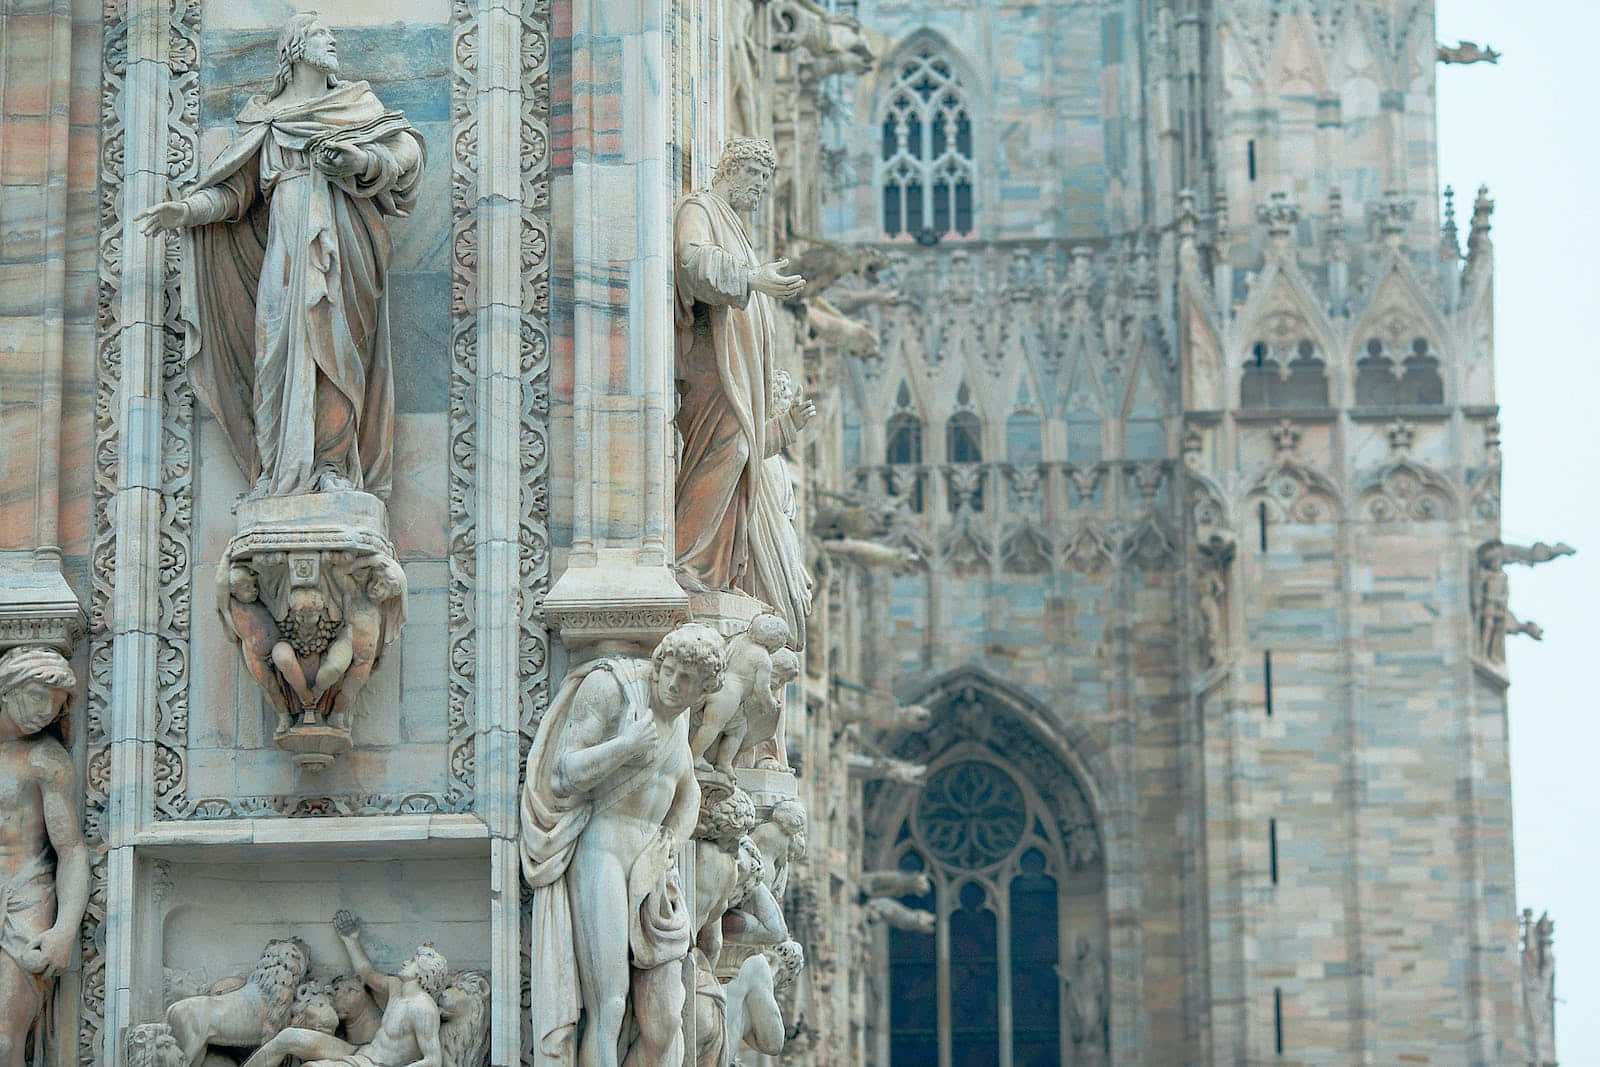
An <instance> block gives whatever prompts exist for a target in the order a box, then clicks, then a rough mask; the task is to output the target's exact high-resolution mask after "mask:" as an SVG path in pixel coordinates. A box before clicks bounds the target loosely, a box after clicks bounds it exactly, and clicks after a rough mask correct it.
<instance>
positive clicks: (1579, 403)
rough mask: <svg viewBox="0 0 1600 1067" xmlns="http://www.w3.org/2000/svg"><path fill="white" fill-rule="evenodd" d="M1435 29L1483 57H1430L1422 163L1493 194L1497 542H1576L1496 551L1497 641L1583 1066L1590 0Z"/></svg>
mask: <svg viewBox="0 0 1600 1067" xmlns="http://www.w3.org/2000/svg"><path fill="white" fill-rule="evenodd" d="M1438 36H1439V40H1440V41H1444V42H1448V43H1452V44H1453V43H1455V41H1456V40H1457V39H1458V38H1465V39H1467V40H1472V41H1477V42H1478V43H1479V44H1481V45H1493V46H1494V47H1495V48H1496V49H1498V50H1499V51H1501V52H1503V53H1504V55H1503V56H1502V58H1501V59H1500V62H1499V64H1498V65H1497V66H1489V65H1487V64H1475V65H1473V66H1467V67H1456V66H1446V67H1441V68H1440V71H1439V152H1440V158H1441V168H1440V180H1441V182H1442V183H1444V184H1452V185H1454V186H1455V189H1456V194H1457V196H1456V203H1457V205H1458V212H1459V214H1460V218H1461V224H1462V236H1463V238H1464V237H1465V234H1466V221H1467V219H1468V218H1470V216H1471V204H1472V198H1473V195H1474V193H1475V192H1476V190H1477V187H1478V184H1479V183H1480V182H1482V183H1486V184H1487V185H1488V186H1489V195H1490V196H1491V197H1493V199H1494V201H1495V214H1494V231H1493V238H1494V248H1495V277H1494V282H1495V298H1496V299H1495V316H1496V319H1495V363H1496V365H1497V368H1498V370H1497V379H1496V381H1497V385H1498V389H1499V400H1500V406H1501V414H1500V422H1501V426H1502V440H1503V441H1504V446H1503V450H1504V454H1505V485H1504V493H1503V515H1502V520H1501V521H1502V525H1503V527H1504V531H1505V532H1504V536H1505V539H1506V540H1507V541H1513V542H1521V543H1528V542H1531V541H1536V540H1543V541H1550V542H1555V541H1558V540H1562V541H1567V542H1569V543H1571V544H1573V545H1575V546H1577V548H1578V555H1576V556H1574V557H1569V558H1567V559H1560V560H1555V561H1553V562H1551V563H1547V564H1545V565H1543V566H1541V567H1538V568H1536V569H1533V570H1529V569H1527V568H1524V567H1511V568H1508V570H1509V571H1510V572H1511V593H1512V599H1511V605H1512V610H1513V611H1515V612H1516V614H1517V615H1518V616H1519V617H1520V618H1523V619H1534V620H1536V621H1537V622H1539V623H1540V625H1542V626H1543V627H1544V629H1545V637H1544V641H1543V642H1542V643H1535V642H1533V641H1531V640H1530V639H1528V638H1526V637H1515V638H1511V639H1509V640H1508V641H1507V647H1508V649H1509V652H1508V658H1509V661H1510V667H1511V677H1512V684H1511V767H1512V777H1511V781H1512V791H1513V801H1512V802H1513V804H1514V807H1515V820H1516V822H1515V835H1516V857H1517V901H1518V907H1519V908H1533V909H1534V913H1535V914H1538V912H1540V911H1542V910H1544V909H1549V911H1550V916H1551V918H1552V919H1554V920H1555V924H1556V927H1555V938H1556V941H1555V953H1556V996H1557V998H1558V1002H1557V1004H1556V1041H1557V1052H1558V1054H1559V1058H1560V1060H1561V1062H1562V1064H1563V1065H1564V1067H1583V1065H1600V830H1597V827H1600V759H1597V756H1600V718H1597V716H1596V712H1597V710H1600V699H1597V696H1596V694H1597V692H1600V674H1597V673H1596V672H1595V670H1593V669H1592V668H1594V667H1595V666H1596V665H1597V663H1600V625H1597V624H1596V623H1595V622H1594V621H1593V616H1592V615H1591V614H1590V613H1591V612H1592V611H1595V610H1596V608H1597V607H1600V445H1597V443H1596V439H1597V436H1600V368H1597V366H1596V345H1595V341H1594V335H1595V329H1596V325H1597V321H1600V316H1597V315H1596V310H1597V297H1600V292H1597V288H1600V287H1597V285H1596V280H1597V278H1596V268H1595V257H1596V255H1597V253H1600V211H1597V208H1596V198H1597V197H1600V189H1597V179H1600V141H1597V137H1596V135H1597V133H1600V128H1597V127H1600V122H1597V118H1596V116H1597V115H1600V93H1597V92H1596V78H1597V72H1600V0H1521V2H1513V0H1438Z"/></svg>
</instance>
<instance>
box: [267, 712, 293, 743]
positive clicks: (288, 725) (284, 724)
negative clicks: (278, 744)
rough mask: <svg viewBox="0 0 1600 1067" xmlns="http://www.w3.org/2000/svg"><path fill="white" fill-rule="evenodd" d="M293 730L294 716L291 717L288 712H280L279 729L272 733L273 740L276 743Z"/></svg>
mask: <svg viewBox="0 0 1600 1067" xmlns="http://www.w3.org/2000/svg"><path fill="white" fill-rule="evenodd" d="M293 728H294V716H293V715H290V714H289V713H288V712H284V711H280V712H278V726H277V728H276V729H275V730H273V731H272V739H273V740H274V741H276V740H278V739H279V738H281V737H283V735H284V734H286V733H288V732H289V731H290V730H291V729H293Z"/></svg>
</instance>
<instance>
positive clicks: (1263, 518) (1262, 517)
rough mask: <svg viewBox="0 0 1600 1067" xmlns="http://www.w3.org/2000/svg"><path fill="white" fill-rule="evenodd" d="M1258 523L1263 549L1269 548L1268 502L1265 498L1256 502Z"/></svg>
mask: <svg viewBox="0 0 1600 1067" xmlns="http://www.w3.org/2000/svg"><path fill="white" fill-rule="evenodd" d="M1256 524H1257V526H1258V527H1259V532H1260V534H1261V551H1263V552H1265V551H1266V550H1267V502H1266V501H1265V500H1263V501H1261V502H1259V503H1258V504H1256Z"/></svg>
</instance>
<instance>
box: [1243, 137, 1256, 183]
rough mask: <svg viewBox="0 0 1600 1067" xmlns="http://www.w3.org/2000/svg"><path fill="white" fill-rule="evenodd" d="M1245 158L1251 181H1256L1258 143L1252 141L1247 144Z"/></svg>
mask: <svg viewBox="0 0 1600 1067" xmlns="http://www.w3.org/2000/svg"><path fill="white" fill-rule="evenodd" d="M1245 157H1246V160H1247V166H1248V167H1249V169H1250V180H1251V181H1255V180H1256V143H1255V142H1254V141H1250V142H1248V143H1246V145H1245Z"/></svg>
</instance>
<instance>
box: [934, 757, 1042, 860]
mask: <svg viewBox="0 0 1600 1067" xmlns="http://www.w3.org/2000/svg"><path fill="white" fill-rule="evenodd" d="M916 825H917V833H918V836H920V837H921V838H922V841H923V843H924V844H925V845H926V846H927V848H928V851H930V852H932V853H933V854H934V855H935V856H937V857H938V858H939V859H940V860H941V861H942V862H944V863H946V864H948V865H950V866H952V867H956V868H959V869H961V870H967V871H976V870H982V869H983V868H986V867H992V866H994V865H995V864H997V863H999V862H1000V861H1001V860H1003V859H1005V858H1006V857H1007V856H1009V855H1010V854H1011V853H1012V852H1013V851H1014V850H1015V849H1016V847H1017V846H1018V845H1019V844H1021V842H1022V835H1023V834H1024V832H1026V830H1027V826H1028V816H1027V806H1026V805H1025V804H1024V802H1023V799H1022V790H1021V788H1019V787H1018V785H1017V783H1016V781H1015V780H1014V779H1013V778H1012V777H1011V776H1010V775H1008V774H1006V773H1005V771H1003V770H1001V769H1000V768H999V767H996V766H995V765H994V764H992V763H984V762H981V761H978V760H965V761H963V762H960V763H952V764H950V765H949V766H948V767H945V768H943V769H942V770H940V771H939V772H938V773H937V774H935V775H934V776H933V777H932V778H930V779H929V780H928V783H927V785H925V786H924V787H923V789H922V795H921V797H919V798H918V800H917V811H916Z"/></svg>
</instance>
